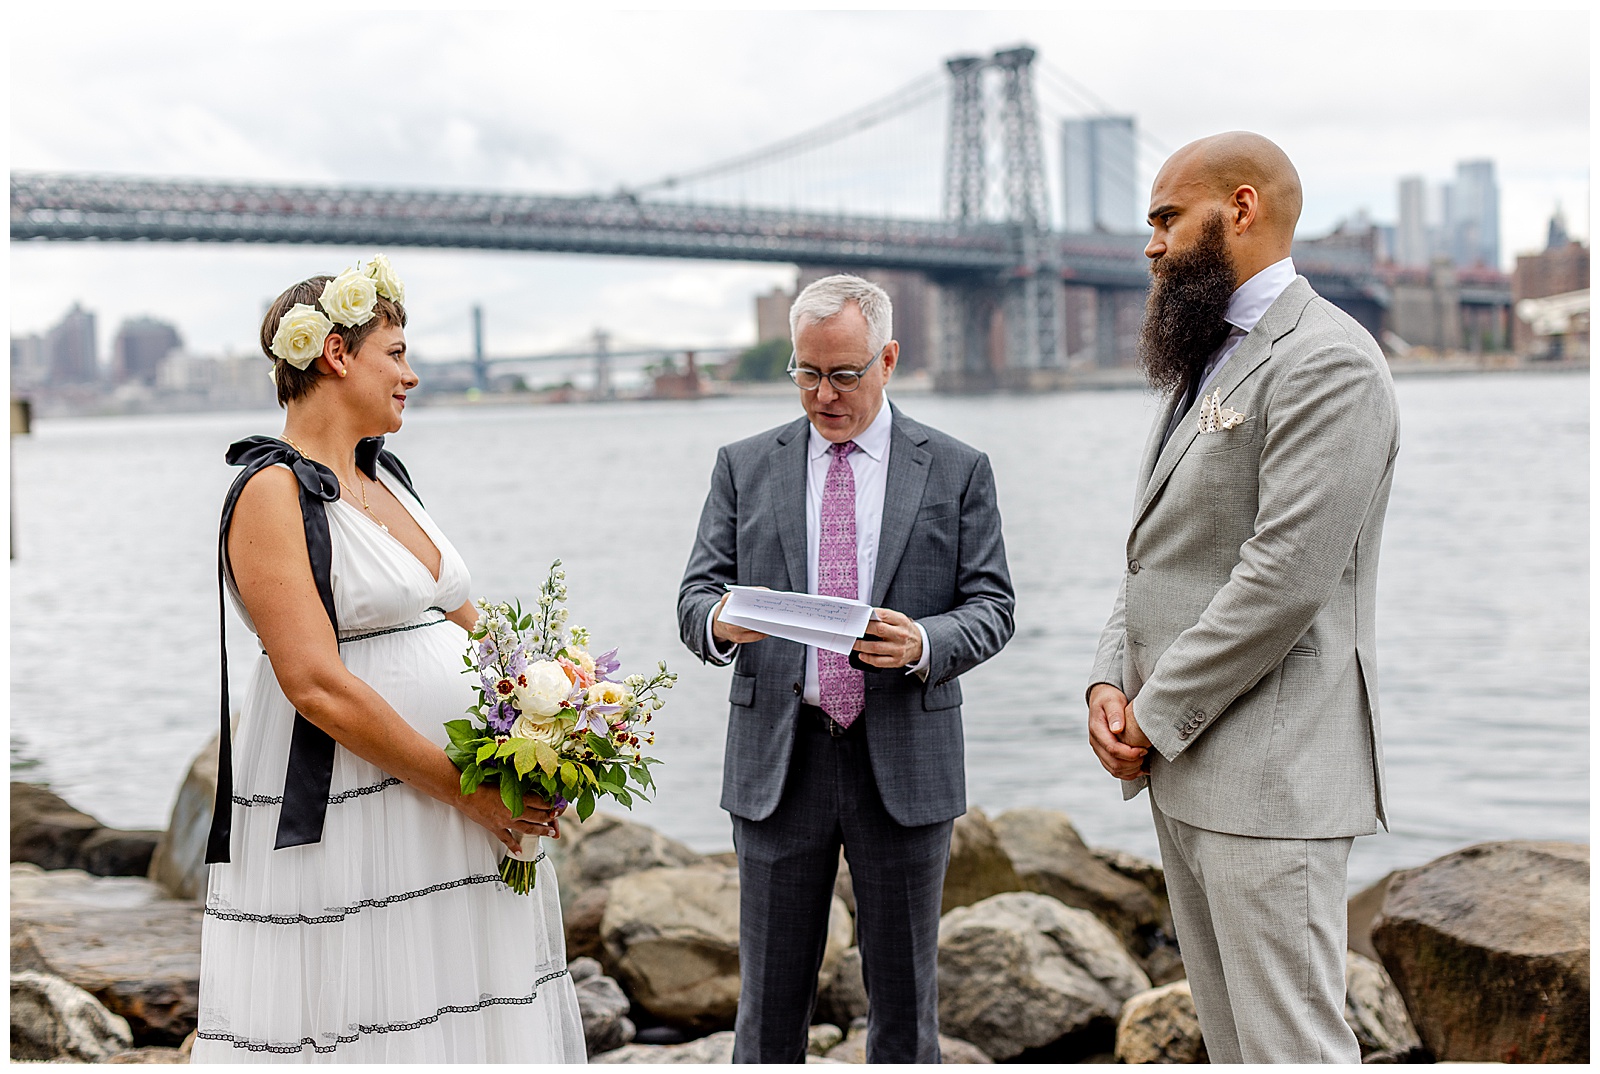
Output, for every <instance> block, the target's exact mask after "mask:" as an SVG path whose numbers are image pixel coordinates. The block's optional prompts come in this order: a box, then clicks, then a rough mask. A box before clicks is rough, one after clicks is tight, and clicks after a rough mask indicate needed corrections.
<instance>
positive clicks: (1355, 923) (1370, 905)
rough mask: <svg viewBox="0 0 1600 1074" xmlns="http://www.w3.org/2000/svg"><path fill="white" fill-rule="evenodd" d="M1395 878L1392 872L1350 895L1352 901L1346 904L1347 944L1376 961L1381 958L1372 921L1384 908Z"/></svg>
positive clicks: (1358, 952) (1353, 949)
mask: <svg viewBox="0 0 1600 1074" xmlns="http://www.w3.org/2000/svg"><path fill="white" fill-rule="evenodd" d="M1393 879H1394V874H1393V873H1390V874H1389V875H1388V876H1386V877H1384V878H1383V879H1382V880H1379V881H1378V882H1377V883H1376V884H1373V885H1372V886H1370V887H1366V888H1363V889H1362V890H1360V891H1358V892H1356V893H1355V894H1354V895H1352V896H1350V901H1349V902H1348V903H1346V904H1345V923H1346V925H1347V926H1348V928H1347V932H1348V935H1349V937H1350V938H1349V940H1348V941H1346V946H1348V947H1349V948H1350V950H1352V951H1354V952H1356V953H1357V954H1359V955H1365V956H1366V957H1367V958H1370V959H1371V960H1372V961H1374V962H1377V961H1379V959H1378V949H1377V948H1375V947H1373V946H1372V923H1373V921H1374V919H1376V918H1377V916H1378V911H1379V910H1381V909H1383V899H1384V896H1386V895H1388V894H1389V881H1391V880H1393Z"/></svg>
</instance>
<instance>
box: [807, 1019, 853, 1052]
mask: <svg viewBox="0 0 1600 1074" xmlns="http://www.w3.org/2000/svg"><path fill="white" fill-rule="evenodd" d="M842 1040H844V1030H842V1029H840V1028H839V1027H838V1026H836V1025H831V1024H829V1023H827V1022H819V1023H818V1024H817V1025H814V1026H812V1027H811V1029H810V1030H809V1031H808V1032H807V1033H806V1054H807V1055H826V1054H827V1052H828V1049H829V1048H832V1047H833V1046H834V1045H836V1044H838V1043H839V1042H840V1041H842Z"/></svg>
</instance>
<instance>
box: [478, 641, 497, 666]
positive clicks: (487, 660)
mask: <svg viewBox="0 0 1600 1074" xmlns="http://www.w3.org/2000/svg"><path fill="white" fill-rule="evenodd" d="M493 662H494V638H493V637H489V636H486V637H485V638H484V639H483V640H482V641H480V642H479V643H478V664H479V666H480V667H486V666H488V665H489V664H491V663H493Z"/></svg>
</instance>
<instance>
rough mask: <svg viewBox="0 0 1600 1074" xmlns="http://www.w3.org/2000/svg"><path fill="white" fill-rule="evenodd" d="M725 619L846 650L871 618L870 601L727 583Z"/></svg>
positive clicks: (836, 650) (821, 646)
mask: <svg viewBox="0 0 1600 1074" xmlns="http://www.w3.org/2000/svg"><path fill="white" fill-rule="evenodd" d="M728 592H729V596H728V603H727V604H725V605H723V607H722V614H721V615H720V616H719V617H718V618H720V619H721V620H722V621H723V622H724V623H729V624H731V625H733V626H739V627H744V628H745V629H746V630H756V631H759V632H761V633H762V634H768V635H770V636H772V637H774V638H783V639H785V640H787V641H795V642H799V643H800V644H801V645H814V646H816V647H817V648H819V649H826V650H828V651H829V652H834V653H848V652H850V650H851V648H852V647H853V646H854V645H855V642H856V640H857V639H858V638H860V637H861V636H862V635H863V634H865V633H866V630H867V624H868V623H869V622H871V621H872V605H870V604H868V603H866V602H865V601H860V600H851V599H849V598H848V597H819V596H814V595H812V594H810V593H785V592H781V591H779V590H775V589H756V588H753V587H751V586H741V585H731V586H728Z"/></svg>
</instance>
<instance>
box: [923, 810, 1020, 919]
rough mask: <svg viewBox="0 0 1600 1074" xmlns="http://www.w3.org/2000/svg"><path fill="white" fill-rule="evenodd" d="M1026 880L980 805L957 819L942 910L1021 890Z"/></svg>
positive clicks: (947, 911)
mask: <svg viewBox="0 0 1600 1074" xmlns="http://www.w3.org/2000/svg"><path fill="white" fill-rule="evenodd" d="M1021 890H1023V884H1022V881H1021V880H1020V879H1019V878H1018V877H1017V870H1016V869H1015V868H1013V867H1012V864H1011V859H1010V858H1009V857H1007V856H1006V852H1005V851H1004V850H1003V849H1002V848H1001V846H1000V836H999V835H998V834H997V833H996V832H995V829H994V825H993V824H991V823H989V818H988V817H987V816H986V815H985V814H984V812H983V810H981V809H978V808H976V807H974V808H972V809H969V810H967V812H966V813H964V814H963V815H961V816H959V817H957V818H956V822H955V826H954V828H953V829H952V830H951V832H950V867H949V868H948V869H946V870H945V874H944V898H943V899H942V900H941V902H940V904H939V913H940V914H941V915H943V914H948V913H949V912H950V911H951V910H954V909H955V908H956V907H958V906H971V905H972V904H973V903H975V902H981V901H982V900H984V899H987V898H988V897H989V896H991V895H998V894H1000V893H1001V892H1002V891H1021Z"/></svg>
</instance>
